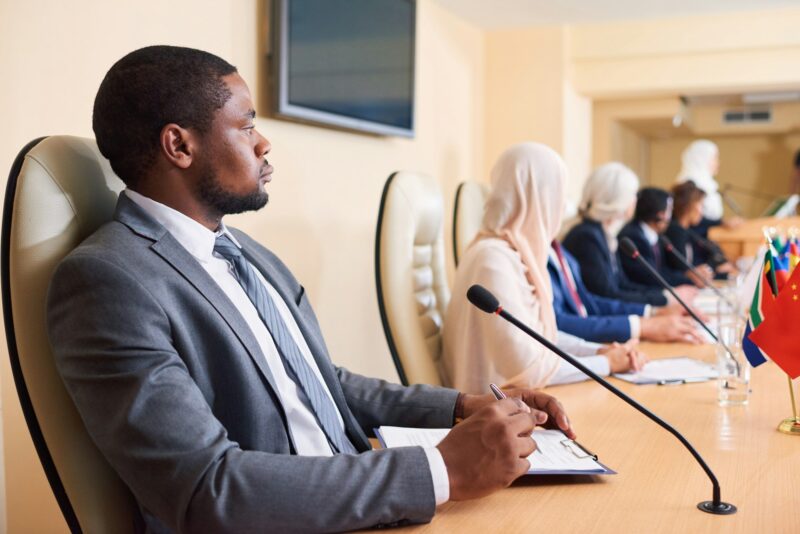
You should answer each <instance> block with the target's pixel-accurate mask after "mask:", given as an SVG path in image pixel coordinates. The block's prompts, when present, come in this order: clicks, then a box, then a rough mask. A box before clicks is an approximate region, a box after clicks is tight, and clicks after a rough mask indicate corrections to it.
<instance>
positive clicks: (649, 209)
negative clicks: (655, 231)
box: [633, 187, 670, 223]
mask: <svg viewBox="0 0 800 534" xmlns="http://www.w3.org/2000/svg"><path fill="white" fill-rule="evenodd" d="M669 198H670V195H669V193H668V192H666V191H664V190H663V189H659V188H658V187H643V188H642V189H640V190H639V193H638V194H637V195H636V212H635V213H634V215H633V217H634V218H635V219H636V220H637V221H642V222H646V223H650V222H659V221H661V218H660V217H659V215H658V214H659V213H661V212H663V211H666V210H667V206H668V205H669Z"/></svg>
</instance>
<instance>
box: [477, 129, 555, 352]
mask: <svg viewBox="0 0 800 534" xmlns="http://www.w3.org/2000/svg"><path fill="white" fill-rule="evenodd" d="M491 180H492V191H491V193H490V195H489V199H488V200H487V201H486V207H485V211H484V214H483V222H482V224H481V231H480V232H479V233H478V236H477V238H476V239H483V238H487V237H494V238H500V239H503V240H504V241H506V242H507V243H508V244H509V245H510V246H511V248H512V249H514V250H515V251H516V252H517V253H519V255H520V257H521V258H522V263H523V264H524V265H525V268H526V272H525V275H526V277H527V279H528V282H529V283H530V284H531V286H532V287H533V289H534V292H535V293H536V294H537V298H538V299H539V300H540V302H541V303H542V305H541V306H540V307H539V309H540V320H541V323H542V333H543V334H544V336H545V337H547V338H548V339H550V340H554V339H555V335H556V319H555V314H554V313H553V307H552V306H551V305H550V303H551V302H553V289H552V287H551V285H550V275H549V274H548V273H547V256H548V251H549V250H550V243H551V242H552V241H553V239H555V237H556V234H557V233H558V230H559V228H560V226H561V218H562V214H563V213H564V202H565V200H564V184H565V182H566V180H567V167H566V165H564V161H563V160H562V159H561V156H559V155H558V154H557V153H556V152H555V151H554V150H553V149H551V148H550V147H548V146H545V145H543V144H540V143H521V144H518V145H514V146H512V147H511V148H509V149H508V150H506V151H505V152H503V154H502V155H501V156H500V158H499V159H498V160H497V162H496V163H495V165H494V167H493V168H492V172H491Z"/></svg>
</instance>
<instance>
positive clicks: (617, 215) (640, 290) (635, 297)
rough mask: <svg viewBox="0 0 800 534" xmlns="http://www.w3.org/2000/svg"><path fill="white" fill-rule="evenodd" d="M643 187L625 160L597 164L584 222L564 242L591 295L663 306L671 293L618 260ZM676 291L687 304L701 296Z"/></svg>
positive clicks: (583, 207)
mask: <svg viewBox="0 0 800 534" xmlns="http://www.w3.org/2000/svg"><path fill="white" fill-rule="evenodd" d="M638 189H639V179H638V178H637V177H636V174H634V172H633V171H632V170H630V169H629V168H628V167H626V166H625V165H623V164H622V163H606V164H605V165H601V166H600V167H598V168H597V169H596V170H595V171H594V172H593V173H592V174H591V175H590V176H589V178H588V180H587V181H586V184H585V185H584V187H583V195H582V198H581V203H580V207H579V212H580V215H581V218H582V219H581V222H580V223H578V224H577V225H576V226H574V227H573V228H572V229H571V230H570V231H569V233H568V234H567V236H566V237H565V238H564V241H563V245H564V248H566V249H567V250H569V252H570V253H571V254H572V255H573V256H574V257H575V259H576V260H578V264H579V265H580V268H581V272H582V273H583V282H584V284H586V287H587V288H588V289H589V291H591V292H592V293H595V294H597V295H600V296H603V297H608V298H614V299H620V300H627V301H629V302H641V303H644V304H651V305H653V306H664V305H665V304H667V297H666V294H665V293H666V291H665V290H661V289H658V288H655V287H650V286H646V285H644V284H640V283H636V282H633V281H631V280H630V279H629V278H628V277H627V275H626V274H625V272H624V271H623V270H622V269H621V268H620V266H619V261H618V258H617V246H618V243H617V233H618V232H619V231H620V229H621V228H622V226H623V225H624V224H625V222H626V221H627V220H628V219H630V218H631V216H632V215H633V212H634V208H635V207H636V192H637V190H638ZM675 290H676V292H677V293H678V294H679V296H680V297H681V298H682V299H683V300H684V301H687V302H691V300H692V299H693V298H694V296H695V295H696V294H697V288H695V287H694V286H690V285H681V286H678V287H676V288H675ZM697 340H698V341H699V337H698V338H697Z"/></svg>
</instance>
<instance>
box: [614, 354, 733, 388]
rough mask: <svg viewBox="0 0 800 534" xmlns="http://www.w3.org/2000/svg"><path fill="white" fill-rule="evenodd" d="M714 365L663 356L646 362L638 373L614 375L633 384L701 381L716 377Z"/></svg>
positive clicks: (689, 359) (716, 372) (717, 373)
mask: <svg viewBox="0 0 800 534" xmlns="http://www.w3.org/2000/svg"><path fill="white" fill-rule="evenodd" d="M718 375H719V372H718V371H717V368H716V366H714V365H712V364H710V363H708V362H704V361H702V360H695V359H694V358H688V357H685V356H684V357H680V358H664V359H661V360H653V361H651V362H647V363H646V364H645V366H644V369H642V370H641V371H639V372H638V373H621V374H615V375H614V376H615V377H617V378H619V379H620V380H625V381H626V382H631V383H633V384H672V383H680V382H702V381H705V380H711V379H714V378H717V376H718Z"/></svg>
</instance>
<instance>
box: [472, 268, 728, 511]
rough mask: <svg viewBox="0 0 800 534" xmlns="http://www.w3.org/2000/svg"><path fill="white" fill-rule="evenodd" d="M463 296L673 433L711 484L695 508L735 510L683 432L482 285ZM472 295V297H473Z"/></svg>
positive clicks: (703, 509) (476, 285)
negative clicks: (521, 317) (708, 497)
mask: <svg viewBox="0 0 800 534" xmlns="http://www.w3.org/2000/svg"><path fill="white" fill-rule="evenodd" d="M467 298H468V299H469V301H470V302H471V303H472V304H474V305H475V306H476V307H478V308H479V309H481V310H482V311H485V312H486V313H494V314H496V315H499V316H500V317H502V318H503V319H505V320H506V321H508V322H510V323H511V324H513V325H514V326H516V327H517V328H519V329H520V330H522V331H523V332H525V333H526V334H528V335H529V336H530V337H532V338H533V339H535V340H536V341H538V342H539V343H541V344H542V345H544V346H545V347H547V348H548V349H549V350H550V351H552V352H553V353H555V354H556V355H557V356H559V357H560V358H562V359H563V360H565V361H567V362H569V363H570V364H571V365H573V366H575V367H576V368H578V369H579V370H580V371H582V372H583V373H584V374H585V375H587V376H588V377H589V378H591V379H592V380H594V381H595V382H597V383H598V384H600V385H601V386H603V387H604V388H606V389H607V390H609V391H610V392H611V393H613V394H614V395H616V396H617V397H619V398H620V399H622V400H623V401H625V402H626V403H628V404H629V405H630V406H632V407H633V408H635V409H636V410H637V411H639V412H641V413H642V414H643V415H645V416H646V417H648V418H649V419H651V420H652V421H654V422H655V423H656V424H658V425H659V426H660V427H662V428H664V429H665V430H666V431H668V432H669V433H670V434H672V435H673V436H675V437H676V438H677V439H678V441H680V442H681V443H682V444H683V446H684V447H686V449H688V451H689V452H690V453H691V454H692V456H693V457H694V459H695V460H696V461H697V463H699V464H700V467H702V468H703V471H705V473H706V475H707V476H708V478H709V479H710V480H711V485H712V486H713V495H712V500H711V501H703V502H701V503H699V504H698V505H697V507H698V508H699V509H700V510H702V511H704V512H708V513H710V514H716V515H729V514H733V513H736V506H734V505H732V504H729V503H726V502H723V501H722V498H721V495H720V493H721V491H720V486H719V482H718V481H717V477H716V476H715V475H714V472H713V471H711V468H710V467H708V464H706V462H705V460H703V457H702V456H700V454H699V453H698V452H697V451H696V450H695V448H694V447H693V446H692V444H691V443H689V441H688V440H687V439H686V438H685V437H683V434H681V433H680V432H678V431H677V430H675V428H673V427H672V426H671V425H670V424H669V423H667V422H666V421H664V420H663V419H661V418H660V417H658V416H657V415H655V414H654V413H653V412H651V411H650V410H648V409H647V408H645V407H644V406H642V405H641V404H639V403H638V402H636V401H635V400H633V399H632V398H631V397H629V396H628V395H626V394H625V393H623V392H622V391H620V390H619V389H617V388H616V387H615V386H613V385H612V384H611V383H609V382H608V381H607V380H605V379H603V378H602V377H601V376H599V375H597V374H596V373H595V372H594V371H592V370H591V369H589V368H587V367H586V366H584V365H583V364H582V363H580V362H579V361H578V360H577V359H576V358H574V357H573V356H570V355H569V354H567V353H566V352H564V351H563V350H561V349H559V348H558V347H556V346H555V345H554V344H553V343H551V342H550V341H549V340H548V339H547V338H545V337H543V336H542V335H540V334H539V333H538V332H536V331H534V330H533V329H531V328H530V327H528V326H527V325H526V324H524V323H522V322H521V321H519V320H518V319H517V318H516V317H514V316H513V315H511V314H510V313H508V312H507V311H505V310H504V309H503V308H502V306H500V303H499V301H498V300H497V298H496V297H495V296H494V295H493V294H492V293H491V292H490V291H489V290H488V289H486V288H485V287H483V286H481V285H478V284H475V285H473V286H472V287H470V288H469V291H467ZM473 298H474V299H475V300H473Z"/></svg>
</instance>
